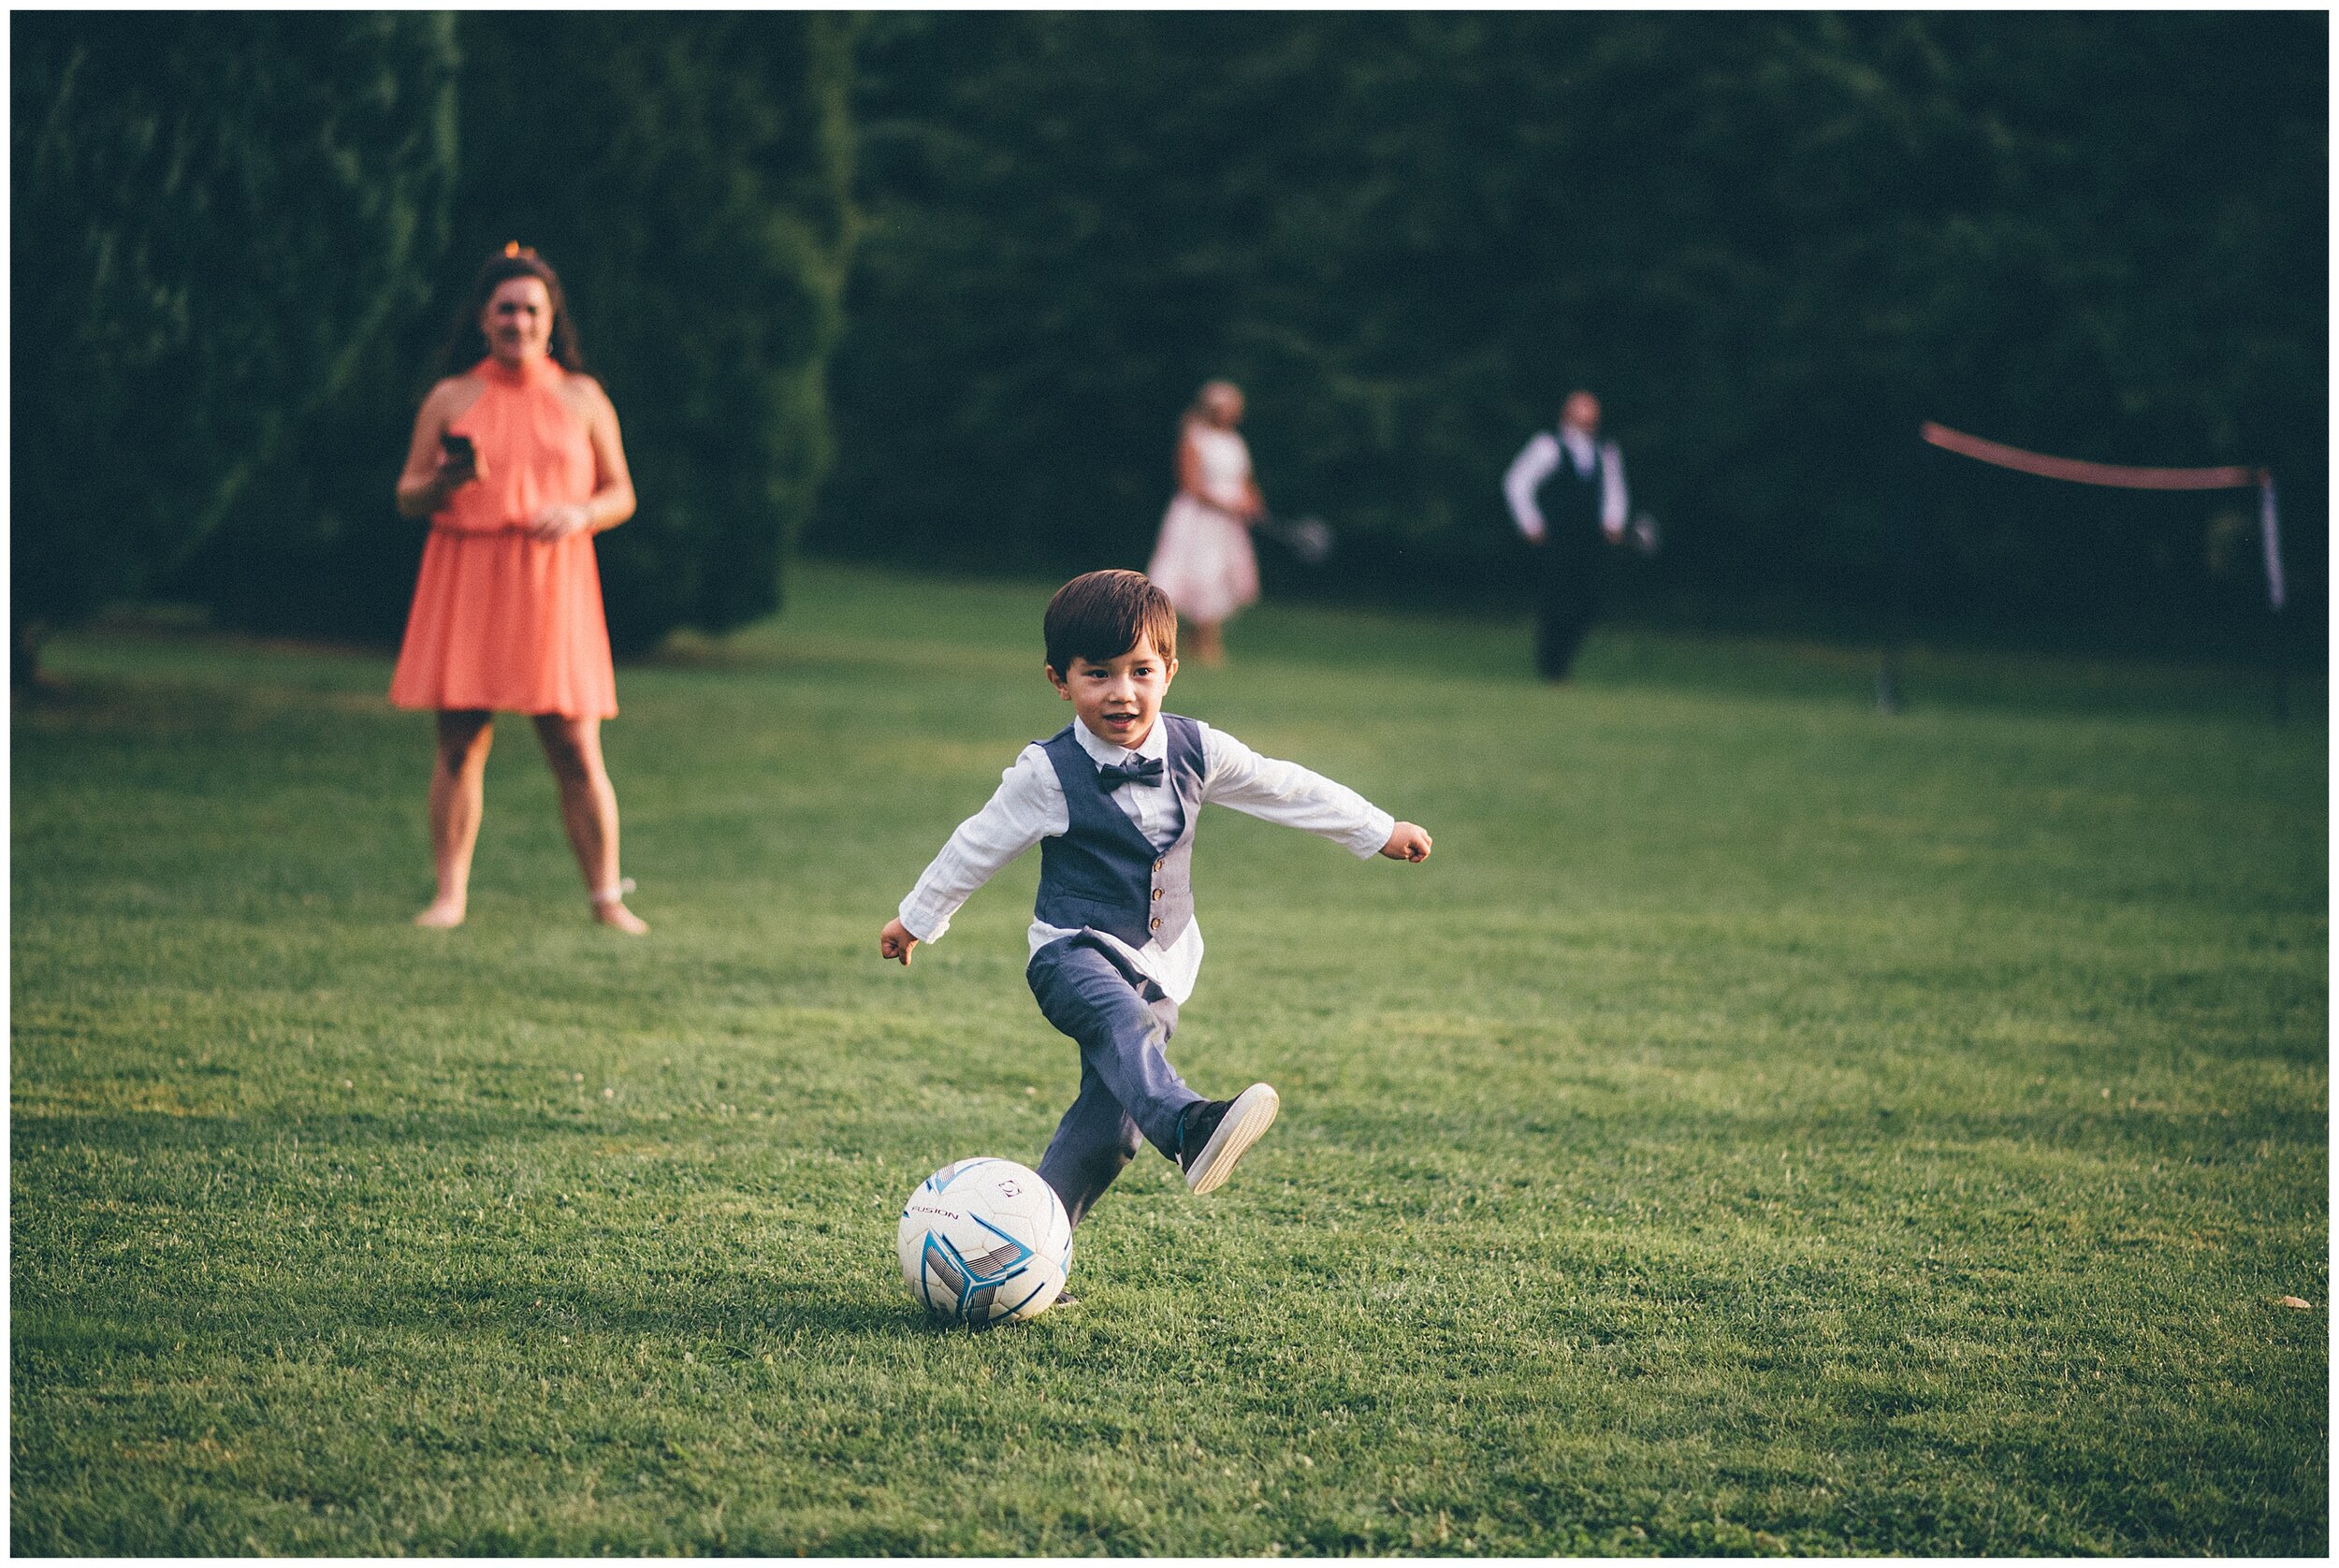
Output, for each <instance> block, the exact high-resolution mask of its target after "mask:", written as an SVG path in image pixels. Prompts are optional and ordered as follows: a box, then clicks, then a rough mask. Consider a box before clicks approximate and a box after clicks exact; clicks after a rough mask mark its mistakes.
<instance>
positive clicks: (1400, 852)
mask: <svg viewBox="0 0 2339 1568" xmlns="http://www.w3.org/2000/svg"><path fill="white" fill-rule="evenodd" d="M1381 853H1383V854H1385V855H1387V857H1388V858H1389V859H1391V860H1402V861H1412V862H1415V863H1418V862H1421V861H1425V860H1428V859H1429V858H1430V835H1428V834H1426V833H1424V832H1422V831H1421V829H1419V828H1417V827H1416V826H1414V825H1413V824H1412V823H1411V822H1400V823H1398V824H1397V826H1396V828H1395V829H1394V830H1393V831H1391V832H1390V834H1389V835H1388V842H1387V843H1386V844H1384V845H1382V846H1381ZM902 962H903V963H905V964H907V963H908V962H909V961H908V959H904V960H902Z"/></svg>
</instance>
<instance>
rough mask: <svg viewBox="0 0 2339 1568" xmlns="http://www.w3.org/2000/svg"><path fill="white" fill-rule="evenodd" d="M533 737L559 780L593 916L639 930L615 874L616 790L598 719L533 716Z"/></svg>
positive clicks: (563, 816) (565, 822) (564, 821)
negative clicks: (603, 753)
mask: <svg viewBox="0 0 2339 1568" xmlns="http://www.w3.org/2000/svg"><path fill="white" fill-rule="evenodd" d="M536 738H537V739H539V740H541V741H543V742H544V746H545V762H550V763H551V764H552V777H554V778H555V779H556V780H558V781H559V786H560V823H561V825H562V826H563V827H565V828H567V829H568V830H569V844H570V847H571V848H573V849H575V850H576V864H577V869H578V870H580V871H582V872H584V873H585V889H586V892H587V893H588V894H589V895H590V896H591V898H592V901H593V918H594V919H595V920H597V921H599V922H601V923H602V924H603V925H613V926H616V927H617V929H618V930H619V931H624V932H630V933H631V934H632V935H633V936H640V935H641V934H642V933H643V932H645V931H647V930H648V929H649V926H648V924H647V923H646V922H644V921H643V920H642V918H641V917H640V916H639V915H636V914H635V913H634V912H633V911H632V910H631V909H629V908H627V907H625V893H624V892H623V888H622V884H621V883H620V882H619V880H618V878H617V790H616V789H615V788H614V787H613V786H612V785H611V784H610V782H609V770H608V769H607V768H606V767H604V766H603V765H602V760H601V720H600V719H564V718H562V717H561V716H560V715H559V714H557V713H542V714H538V715H537V716H536Z"/></svg>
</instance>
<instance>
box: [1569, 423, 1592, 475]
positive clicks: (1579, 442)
mask: <svg viewBox="0 0 2339 1568" xmlns="http://www.w3.org/2000/svg"><path fill="white" fill-rule="evenodd" d="M1560 440H1561V441H1562V442H1564V443H1566V444H1567V451H1568V455H1569V456H1570V457H1574V458H1575V459H1576V467H1578V468H1582V467H1584V466H1585V465H1587V464H1589V463H1590V462H1591V460H1592V457H1593V455H1594V454H1595V453H1596V452H1597V451H1598V449H1599V446H1598V443H1596V442H1594V441H1593V440H1592V438H1591V437H1590V436H1588V435H1586V434H1584V432H1583V431H1581V430H1579V429H1577V428H1576V427H1575V426H1573V425H1562V426H1561V427H1560Z"/></svg>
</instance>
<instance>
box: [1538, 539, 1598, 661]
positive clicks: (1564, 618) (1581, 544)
mask: <svg viewBox="0 0 2339 1568" xmlns="http://www.w3.org/2000/svg"><path fill="white" fill-rule="evenodd" d="M1538 553H1539V554H1540V555H1541V557H1542V559H1541V560H1540V561H1539V562H1538V563H1537V564H1538V565H1539V566H1540V567H1541V569H1542V572H1541V582H1540V583H1539V584H1538V591H1537V594H1536V599H1535V673H1536V674H1537V675H1541V676H1542V677H1543V678H1544V679H1546V680H1564V679H1565V678H1566V677H1567V672H1568V669H1569V668H1570V666H1572V665H1573V664H1574V663H1575V662H1576V650H1577V649H1578V648H1580V647H1582V646H1583V645H1584V636H1585V633H1587V632H1590V631H1591V623H1592V621H1593V620H1594V619H1595V618H1596V617H1598V616H1599V614H1600V601H1601V598H1602V592H1601V589H1602V586H1603V585H1602V582H1601V577H1602V574H1603V573H1604V571H1605V567H1606V564H1607V562H1606V560H1605V556H1606V550H1605V548H1604V546H1603V545H1602V543H1601V539H1600V533H1599V530H1598V528H1597V527H1596V526H1594V527H1591V528H1586V527H1583V526H1581V525H1576V526H1566V525H1562V526H1559V527H1555V528H1554V529H1553V530H1552V531H1551V532H1550V534H1549V535H1548V536H1547V537H1546V539H1545V540H1544V542H1543V544H1542V545H1541V546H1540V548H1539V551H1538Z"/></svg>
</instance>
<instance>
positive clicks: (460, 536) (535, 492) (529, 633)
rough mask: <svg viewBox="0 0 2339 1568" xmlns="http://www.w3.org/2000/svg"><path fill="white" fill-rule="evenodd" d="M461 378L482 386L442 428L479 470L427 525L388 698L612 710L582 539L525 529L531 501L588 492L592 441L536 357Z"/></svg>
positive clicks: (590, 714) (582, 715)
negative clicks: (469, 452)
mask: <svg viewBox="0 0 2339 1568" xmlns="http://www.w3.org/2000/svg"><path fill="white" fill-rule="evenodd" d="M471 373H472V375H473V376H475V377H477V378H478V379H479V380H480V381H483V382H485V383H486V384H487V389H486V390H485V391H484V392H482V393H481V394H480V396H479V400H478V401H477V402H475V403H473V404H472V406H471V407H470V408H468V409H466V410H464V411H463V413H462V414H460V415H458V417H457V418H456V419H455V421H454V422H453V423H452V424H450V425H449V426H448V427H447V431H448V433H449V434H451V435H458V436H469V437H471V440H472V446H473V447H474V448H475V449H476V450H477V452H478V454H479V468H480V471H481V474H482V477H481V478H480V479H478V480H477V481H475V482H473V483H472V484H469V485H466V486H463V487H462V488H461V489H458V490H457V491H456V492H455V493H454V494H452V495H451V496H449V497H448V498H447V502H446V506H445V508H444V510H443V511H441V512H440V513H439V514H438V515H436V516H434V517H432V518H431V519H430V538H429V543H427V544H425V545H424V546H423V551H422V573H421V574H420V576H419V577H418V578H417V579H416V580H415V583H414V606H413V608H412V609H410V610H409V611H408V612H407V616H406V641H405V643H404V645H403V646H401V647H400V649H399V654H398V671H397V674H395V675H392V676H391V677H390V701H391V702H392V703H395V704H397V705H398V706H400V707H402V708H489V709H501V710H502V711H504V712H507V713H529V714H559V715H561V716H563V717H565V718H569V719H610V718H614V717H615V716H616V714H617V678H616V675H615V674H614V672H613V671H612V670H611V668H610V663H609V625H608V622H607V621H606V620H605V619H604V618H603V614H602V606H601V568H600V565H599V562H598V561H597V560H596V559H595V558H594V555H593V536H592V534H591V533H590V532H588V531H579V532H576V533H573V534H570V535H569V536H568V537H567V538H565V539H562V540H560V541H559V542H558V543H556V544H545V542H544V541H542V540H540V539H537V538H535V537H534V536H533V535H531V534H530V533H529V532H527V526H528V520H529V518H530V517H532V516H533V515H535V514H536V511H537V509H538V508H540V507H543V506H546V505H551V504H554V503H557V502H562V501H567V502H583V501H588V500H590V499H591V497H592V494H593V474H594V468H593V448H592V443H591V442H590V441H589V440H588V437H587V434H586V429H585V425H584V423H583V422H582V421H581V420H579V419H578V418H577V416H576V414H575V413H574V410H572V409H571V408H570V407H569V405H568V404H567V403H566V402H564V401H562V400H561V397H560V392H559V387H560V385H561V382H562V379H563V378H564V377H566V376H567V374H568V372H567V371H566V370H562V369H561V368H560V366H559V364H558V363H556V362H555V361H554V360H552V359H550V358H548V357H546V358H533V359H530V360H528V361H527V362H526V363H525V364H524V365H523V366H522V368H520V369H518V370H512V369H509V368H507V367H505V366H503V365H501V364H500V363H499V362H497V361H496V360H495V359H493V358H488V359H484V360H482V361H480V363H479V364H478V365H476V366H474V367H473V368H472V372H471Z"/></svg>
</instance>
